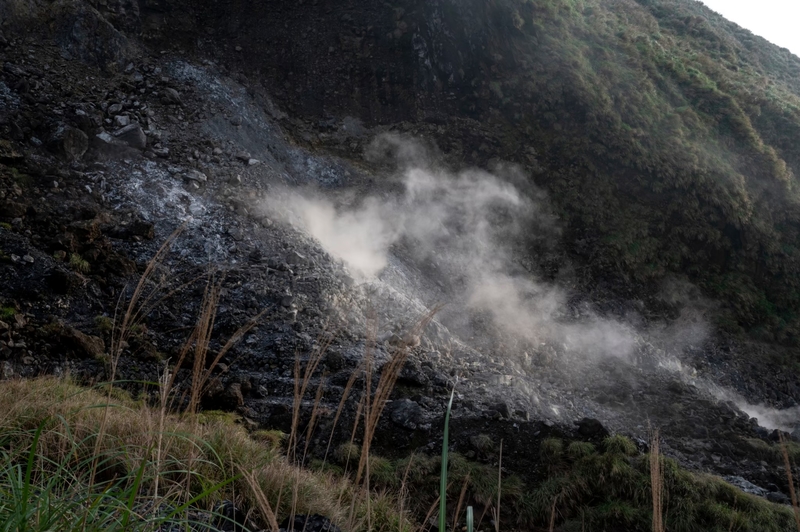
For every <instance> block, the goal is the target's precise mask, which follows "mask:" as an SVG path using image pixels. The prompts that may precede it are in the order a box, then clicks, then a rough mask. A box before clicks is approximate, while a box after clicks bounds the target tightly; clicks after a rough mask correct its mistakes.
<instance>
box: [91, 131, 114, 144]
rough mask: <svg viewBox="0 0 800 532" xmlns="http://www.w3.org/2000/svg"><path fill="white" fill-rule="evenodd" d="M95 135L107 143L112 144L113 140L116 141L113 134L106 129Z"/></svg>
mask: <svg viewBox="0 0 800 532" xmlns="http://www.w3.org/2000/svg"><path fill="white" fill-rule="evenodd" d="M95 137H97V138H98V139H100V140H102V141H103V142H105V143H106V144H111V143H112V142H114V137H112V136H111V134H110V133H108V132H106V131H103V132H102V133H98V134H97V135H95Z"/></svg>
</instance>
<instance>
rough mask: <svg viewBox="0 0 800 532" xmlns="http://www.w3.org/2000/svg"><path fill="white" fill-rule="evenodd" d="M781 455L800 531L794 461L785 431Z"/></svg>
mask: <svg viewBox="0 0 800 532" xmlns="http://www.w3.org/2000/svg"><path fill="white" fill-rule="evenodd" d="M778 434H779V438H780V446H781V455H783V466H784V467H785V468H786V480H788V481H789V495H790V496H791V498H792V510H793V514H794V520H795V523H796V524H797V530H798V532H800V503H798V500H797V488H796V487H795V484H794V475H792V461H791V459H790V457H789V448H788V446H787V444H786V438H785V436H784V435H783V433H781V432H779V433H778Z"/></svg>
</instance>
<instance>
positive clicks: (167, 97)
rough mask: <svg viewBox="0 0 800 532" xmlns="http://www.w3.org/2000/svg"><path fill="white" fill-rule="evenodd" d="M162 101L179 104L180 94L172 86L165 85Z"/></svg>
mask: <svg viewBox="0 0 800 532" xmlns="http://www.w3.org/2000/svg"><path fill="white" fill-rule="evenodd" d="M163 100H164V103H168V104H174V105H181V104H182V103H183V102H182V101H181V95H180V93H179V92H178V91H176V90H175V89H173V88H172V87H167V88H166V89H165V90H164V99H163Z"/></svg>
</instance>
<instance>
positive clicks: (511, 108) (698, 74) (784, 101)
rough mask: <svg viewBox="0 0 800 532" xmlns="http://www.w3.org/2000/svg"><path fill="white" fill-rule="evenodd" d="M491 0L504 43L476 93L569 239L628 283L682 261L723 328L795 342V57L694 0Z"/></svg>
mask: <svg viewBox="0 0 800 532" xmlns="http://www.w3.org/2000/svg"><path fill="white" fill-rule="evenodd" d="M494 5H495V9H496V13H497V15H499V16H498V17H497V18H496V19H495V20H496V24H502V25H503V29H504V31H506V32H510V33H511V35H512V37H510V38H509V39H508V40H507V41H506V42H505V43H500V42H498V43H497V47H498V48H502V49H503V51H505V52H511V54H510V55H508V56H507V57H505V58H504V59H503V62H502V66H503V68H502V69H501V70H498V74H497V75H496V76H495V77H496V80H495V81H493V82H490V83H489V87H488V90H487V91H486V96H487V97H489V98H490V100H491V102H492V105H497V106H499V108H500V109H502V113H503V115H504V117H505V118H506V120H508V121H509V122H510V123H512V124H514V125H515V126H517V127H519V128H522V129H525V130H527V131H529V132H530V138H531V141H532V142H533V144H534V145H535V146H536V148H537V150H538V151H539V152H540V153H541V154H542V157H541V158H542V162H543V163H544V164H543V165H544V166H545V168H546V170H547V171H546V172H544V173H543V174H542V175H541V177H540V178H539V179H541V180H542V181H543V182H544V183H545V185H546V186H547V188H549V190H550V191H551V193H552V197H553V199H554V200H555V201H556V203H557V204H558V205H559V207H560V215H561V217H562V218H563V219H564V220H566V221H567V224H568V227H569V232H568V236H567V241H568V242H569V243H570V245H571V246H572V249H573V250H574V251H575V252H576V253H577V254H578V255H581V256H583V257H584V258H585V259H586V261H587V262H588V263H589V264H590V265H591V267H592V268H593V269H594V271H595V272H596V274H599V275H600V276H607V275H609V274H610V275H615V276H618V277H621V278H623V279H624V280H625V281H626V282H629V283H634V284H640V283H649V282H653V281H655V282H658V281H659V280H660V279H662V278H663V277H664V276H665V275H666V274H668V273H680V274H687V275H688V276H689V277H690V278H691V279H693V280H694V281H695V282H697V283H699V284H700V285H701V286H702V288H704V290H705V291H706V293H707V294H708V295H710V296H712V297H714V298H716V299H718V300H721V301H722V302H723V303H725V304H726V305H727V307H728V308H729V310H730V311H731V312H730V314H729V315H728V317H727V320H726V322H725V324H726V325H727V326H728V327H729V328H731V329H734V330H741V329H743V330H746V331H749V332H752V333H755V334H756V335H757V336H758V337H760V338H763V339H768V340H778V341H781V342H786V343H790V344H795V343H796V342H797V339H798V333H799V332H800V314H798V308H799V307H798V305H800V291H798V287H799V286H800V285H799V284H798V283H800V276H798V271H797V264H798V259H799V258H800V250H798V227H800V225H799V224H800V216H799V215H800V208H799V207H800V203H799V202H798V190H797V187H798V181H797V176H798V175H800V148H798V145H799V144H798V140H800V97H799V96H798V94H799V93H800V59H798V58H797V57H795V56H793V55H791V54H790V53H789V52H788V51H787V50H785V49H779V48H777V47H775V46H773V45H771V44H769V43H767V42H766V41H765V40H763V39H761V38H759V37H756V36H754V35H752V34H751V33H750V32H748V31H746V30H744V29H742V28H739V27H738V26H736V25H734V24H732V23H730V22H727V21H725V20H724V19H723V18H721V17H720V16H718V15H716V14H715V13H713V12H711V11H710V10H708V9H706V8H705V7H704V6H702V5H701V4H700V3H699V2H694V1H691V0H673V1H665V0H640V1H639V2H634V1H633V0H615V1H611V2H607V1H600V0H524V1H521V0H496V1H495V3H494ZM500 31H501V28H500V27H499V26H498V27H497V28H496V29H495V32H496V34H497V35H500V34H501V33H500Z"/></svg>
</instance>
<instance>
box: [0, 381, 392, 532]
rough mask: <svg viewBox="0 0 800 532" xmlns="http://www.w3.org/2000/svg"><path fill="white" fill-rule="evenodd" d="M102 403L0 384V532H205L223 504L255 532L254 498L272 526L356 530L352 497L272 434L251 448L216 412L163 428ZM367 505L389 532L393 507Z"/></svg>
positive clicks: (150, 413)
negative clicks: (318, 520)
mask: <svg viewBox="0 0 800 532" xmlns="http://www.w3.org/2000/svg"><path fill="white" fill-rule="evenodd" d="M107 397H108V396H107V395H106V394H105V393H100V390H93V389H84V388H80V387H78V386H75V385H73V384H71V383H69V382H67V381H64V380H58V379H54V378H40V379H35V380H28V381H4V382H2V383H0V404H3V411H2V413H0V530H29V531H32V532H33V531H40V530H41V531H45V530H59V531H61V530H82V531H83V530H88V531H90V532H94V531H97V532H99V531H101V530H103V531H106V530H110V531H114V530H119V531H122V530H155V529H157V527H158V526H159V525H160V524H164V523H171V524H176V525H178V526H180V527H186V526H187V525H188V524H189V523H190V522H191V521H193V520H198V519H199V520H203V521H209V520H211V523H210V524H211V525H214V521H215V520H217V521H218V520H219V518H220V516H218V515H215V514H214V512H213V511H212V510H213V508H214V507H215V506H216V505H217V504H218V502H219V501H220V500H224V499H227V500H234V501H236V502H237V504H238V505H239V506H240V507H242V508H245V509H248V510H251V511H252V513H251V516H252V518H253V521H254V529H256V528H255V527H263V526H265V524H266V516H265V515H263V513H262V512H261V508H262V506H259V502H258V499H259V494H260V493H263V494H264V496H265V497H266V500H267V501H268V503H269V504H270V505H271V507H272V508H273V509H274V512H275V514H276V515H277V518H278V519H283V518H284V517H286V516H288V515H289V514H290V513H297V514H303V513H320V514H323V515H325V516H327V517H329V518H331V519H332V520H333V521H334V522H335V523H338V524H339V525H340V526H342V527H346V528H347V529H352V530H356V531H359V530H363V527H364V523H365V521H364V515H365V514H366V509H365V508H366V506H365V504H366V497H364V496H363V494H361V492H360V488H357V487H355V486H354V485H353V484H352V483H351V482H350V481H349V480H347V479H346V478H343V477H341V476H338V477H337V476H334V475H331V474H330V473H328V472H323V473H315V472H313V471H311V470H308V469H302V468H299V467H296V466H294V465H292V464H290V463H289V462H288V461H287V460H286V457H285V456H284V455H283V453H282V451H281V450H280V445H279V444H278V443H277V442H276V441H275V440H276V439H278V441H282V440H280V439H279V438H278V437H277V435H276V434H273V433H263V432H262V433H257V434H256V435H255V436H254V437H251V436H250V435H249V434H248V433H247V431H246V430H245V429H244V428H243V427H242V426H241V425H239V424H238V423H237V422H236V416H234V415H231V414H227V413H222V414H214V413H205V414H201V415H183V416H178V415H172V414H163V417H162V412H161V411H160V410H159V409H157V408H151V407H148V406H147V405H146V404H145V403H143V402H141V401H139V402H137V401H133V400H132V399H130V398H129V397H127V396H126V394H124V393H122V394H120V393H117V394H112V403H108V401H107ZM106 409H110V410H111V413H110V415H107V416H106V415H105V412H106ZM103 427H104V428H103ZM159 427H163V429H162V430H159ZM242 472H247V474H248V475H250V476H251V477H250V479H244V478H243V477H242V474H241V473H242ZM250 480H254V481H255V485H252V484H251V483H250ZM254 486H255V487H254ZM292 494H295V495H294V496H293V495H292ZM368 497H369V501H370V505H371V507H372V512H371V513H372V522H373V523H375V524H376V525H377V526H381V527H383V528H384V529H385V530H398V529H397V528H396V527H395V528H392V523H394V524H397V523H399V522H400V521H401V520H400V518H399V514H398V509H397V508H398V505H397V501H396V498H394V496H392V495H391V494H390V493H371V494H369V495H368ZM279 500H280V504H279ZM154 502H155V503H157V504H155V505H154V504H153V503H154ZM351 503H352V504H353V505H354V509H355V515H354V517H352V518H351V517H350V508H351ZM406 522H408V518H406ZM218 525H219V526H221V525H222V523H221V522H220V523H218ZM216 526H217V525H214V526H211V527H210V528H209V529H208V530H216V528H215V527H216Z"/></svg>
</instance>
